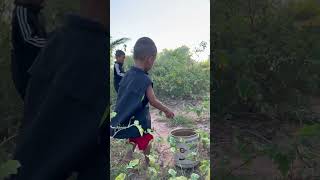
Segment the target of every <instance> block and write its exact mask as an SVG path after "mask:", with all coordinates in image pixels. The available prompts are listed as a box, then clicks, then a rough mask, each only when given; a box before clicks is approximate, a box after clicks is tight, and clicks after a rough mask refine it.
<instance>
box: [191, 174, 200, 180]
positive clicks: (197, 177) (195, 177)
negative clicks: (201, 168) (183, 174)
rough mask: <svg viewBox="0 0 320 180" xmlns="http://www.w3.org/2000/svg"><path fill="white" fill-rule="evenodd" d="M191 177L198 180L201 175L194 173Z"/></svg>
mask: <svg viewBox="0 0 320 180" xmlns="http://www.w3.org/2000/svg"><path fill="white" fill-rule="evenodd" d="M190 177H191V180H197V179H199V178H200V176H199V175H198V174H196V173H192V174H191V176H190Z"/></svg>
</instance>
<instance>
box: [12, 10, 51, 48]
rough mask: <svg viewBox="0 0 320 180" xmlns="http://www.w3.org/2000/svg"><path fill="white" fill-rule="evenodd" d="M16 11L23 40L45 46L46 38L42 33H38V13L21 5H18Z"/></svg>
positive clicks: (34, 44)
mask: <svg viewBox="0 0 320 180" xmlns="http://www.w3.org/2000/svg"><path fill="white" fill-rule="evenodd" d="M15 13H16V14H15V15H16V17H17V20H18V24H19V29H20V32H21V36H22V37H23V40H24V41H25V42H26V43H28V44H30V45H32V46H35V47H39V48H41V47H44V46H45V44H46V38H45V37H43V35H42V34H41V33H38V32H39V30H38V29H37V28H38V27H37V26H36V25H37V22H38V14H34V13H33V12H31V10H29V9H28V8H25V7H21V6H17V8H16V11H15Z"/></svg>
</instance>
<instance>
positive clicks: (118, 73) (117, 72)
mask: <svg viewBox="0 0 320 180" xmlns="http://www.w3.org/2000/svg"><path fill="white" fill-rule="evenodd" d="M115 57H116V61H115V62H114V68H113V74H114V76H113V85H114V89H115V90H116V92H117V93H118V89H119V84H120V81H121V79H122V77H123V76H124V74H125V72H124V70H123V63H124V60H125V58H126V54H125V53H124V52H123V51H121V50H117V51H116V54H115Z"/></svg>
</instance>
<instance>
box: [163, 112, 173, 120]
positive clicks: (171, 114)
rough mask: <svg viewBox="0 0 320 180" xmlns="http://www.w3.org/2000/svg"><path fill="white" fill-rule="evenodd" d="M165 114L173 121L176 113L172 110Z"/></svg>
mask: <svg viewBox="0 0 320 180" xmlns="http://www.w3.org/2000/svg"><path fill="white" fill-rule="evenodd" d="M164 113H165V114H166V117H167V118H169V119H172V118H173V117H174V113H173V112H172V111H170V110H167V111H165V112H164Z"/></svg>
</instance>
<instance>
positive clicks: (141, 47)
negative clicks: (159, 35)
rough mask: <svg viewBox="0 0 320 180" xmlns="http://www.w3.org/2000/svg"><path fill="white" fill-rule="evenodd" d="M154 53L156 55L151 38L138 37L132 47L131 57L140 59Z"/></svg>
mask: <svg viewBox="0 0 320 180" xmlns="http://www.w3.org/2000/svg"><path fill="white" fill-rule="evenodd" d="M155 55H157V47H156V45H155V43H154V42H153V40H152V39H150V38H148V37H142V38H140V39H138V41H137V42H136V44H135V45H134V48H133V58H134V59H135V60H136V59H140V60H142V59H145V58H147V57H150V56H155Z"/></svg>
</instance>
